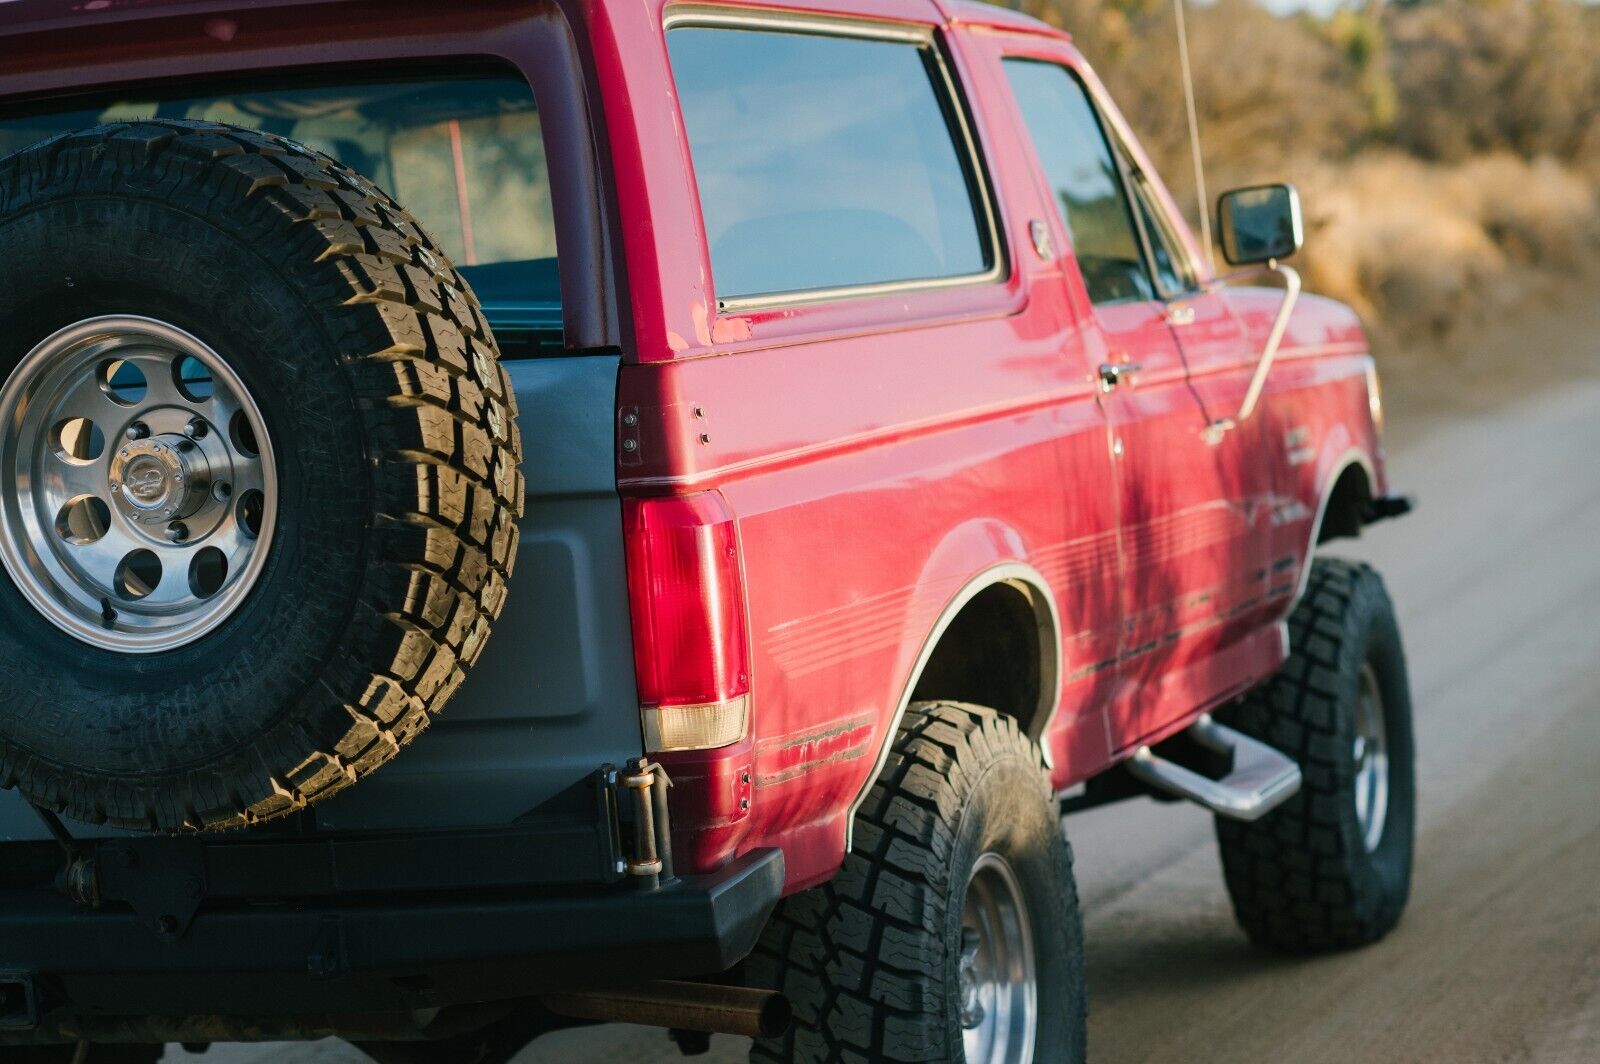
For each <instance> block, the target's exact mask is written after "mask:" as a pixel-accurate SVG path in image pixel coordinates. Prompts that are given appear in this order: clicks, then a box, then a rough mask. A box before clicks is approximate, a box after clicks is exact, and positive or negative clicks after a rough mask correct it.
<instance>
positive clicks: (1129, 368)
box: [1100, 362, 1144, 392]
mask: <svg viewBox="0 0 1600 1064" xmlns="http://www.w3.org/2000/svg"><path fill="white" fill-rule="evenodd" d="M1142 369H1144V367H1143V366H1141V365H1140V364H1139V363H1137V362H1102V363H1100V390H1101V391H1102V392H1109V391H1111V390H1113V389H1114V388H1116V386H1117V385H1119V384H1121V383H1122V378H1124V377H1131V376H1132V375H1133V374H1135V373H1138V372H1139V371H1140V370H1142Z"/></svg>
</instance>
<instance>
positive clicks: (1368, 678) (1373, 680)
mask: <svg viewBox="0 0 1600 1064" xmlns="http://www.w3.org/2000/svg"><path fill="white" fill-rule="evenodd" d="M1354 756H1355V765H1356V783H1355V792H1356V822H1357V823H1359V824H1360V825H1361V842H1362V845H1364V846H1365V847H1366V848H1367V852H1368V853H1371V852H1373V851H1374V850H1376V849H1377V848H1378V844H1379V843H1380V842H1382V841H1383V825H1384V822H1385V821H1386V820H1387V819H1388V816H1389V733H1388V729H1387V727H1386V725H1385V722H1384V716H1383V693H1382V692H1381V691H1380V690H1379V688H1378V675H1377V673H1375V672H1373V671H1372V666H1370V665H1367V666H1363V667H1362V669H1361V690H1360V691H1359V692H1358V694H1357V696H1356V741H1355V750H1354Z"/></svg>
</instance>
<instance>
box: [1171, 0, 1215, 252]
mask: <svg viewBox="0 0 1600 1064" xmlns="http://www.w3.org/2000/svg"><path fill="white" fill-rule="evenodd" d="M1183 2H1184V0H1172V12H1173V15H1174V16H1175V17H1176V18H1177V22H1178V67H1179V69H1180V70H1181V71H1182V73H1183V104H1184V107H1185V108H1186V109H1187V110H1188V112H1189V153H1190V154H1191V155H1192V156H1193V157H1194V191H1195V196H1196V198H1197V199H1198V200H1199V203H1200V243H1201V244H1203V245H1204V246H1205V251H1206V263H1207V265H1209V266H1210V267H1211V272H1212V273H1213V274H1215V273H1216V272H1217V259H1216V254H1215V253H1214V252H1213V251H1212V250H1211V201H1210V198H1209V197H1208V196H1207V195H1206V165H1205V163H1204V162H1203V161H1202V160H1201V158H1200V117H1199V115H1198V113H1197V112H1196V111H1195V106H1194V75H1193V74H1192V73H1191V72H1190V69H1189V30H1188V28H1187V27H1186V26H1185V25H1184V21H1183Z"/></svg>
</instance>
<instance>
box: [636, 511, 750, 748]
mask: <svg viewBox="0 0 1600 1064" xmlns="http://www.w3.org/2000/svg"><path fill="white" fill-rule="evenodd" d="M623 527H624V530H625V535H626V549H627V556H628V599H629V604H630V606H631V607H632V609H633V655H634V663H635V670H636V672H637V674H638V682H639V702H640V716H641V722H642V724H643V727H644V740H645V748H646V749H647V750H648V751H650V752H652V753H662V752H666V751H671V750H708V749H711V748H713V747H719V746H727V745H729V744H730V743H736V742H738V741H739V740H740V739H742V738H744V733H745V723H746V718H747V717H748V715H749V706H750V665H749V652H748V641H747V637H746V634H745V606H744V584H743V580H742V578H741V576H740V572H739V546H738V540H737V537H736V534H735V530H734V523H733V514H732V513H731V512H729V510H728V506H727V504H726V503H725V502H724V501H723V499H722V496H721V495H719V494H717V493H716V492H714V491H708V492H701V493H699V494H696V495H681V496H671V497H666V498H657V499H628V500H625V501H624V502H623Z"/></svg>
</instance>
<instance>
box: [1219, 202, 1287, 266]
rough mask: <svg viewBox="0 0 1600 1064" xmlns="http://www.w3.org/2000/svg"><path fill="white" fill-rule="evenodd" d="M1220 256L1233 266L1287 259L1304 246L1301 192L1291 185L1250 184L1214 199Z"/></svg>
mask: <svg viewBox="0 0 1600 1064" xmlns="http://www.w3.org/2000/svg"><path fill="white" fill-rule="evenodd" d="M1217 235H1218V237H1219V238H1220V239H1221V241H1222V254H1223V257H1225V258H1226V259H1227V260H1228V261H1229V262H1230V263H1232V264H1233V265H1235V266H1245V265H1252V264H1255V263H1258V262H1272V261H1274V260H1277V259H1286V258H1288V257H1289V256H1290V255H1293V254H1294V253H1295V252H1296V251H1299V250H1300V246H1301V245H1302V244H1304V243H1305V240H1306V233H1305V224H1304V222H1303V221H1302V220H1301V217H1300V193H1298V192H1296V191H1295V187H1294V186H1293V185H1253V186H1251V187H1249V188H1236V189H1234V190H1233V191H1231V192H1224V193H1223V194H1222V196H1221V198H1220V199H1218V200H1217Z"/></svg>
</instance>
